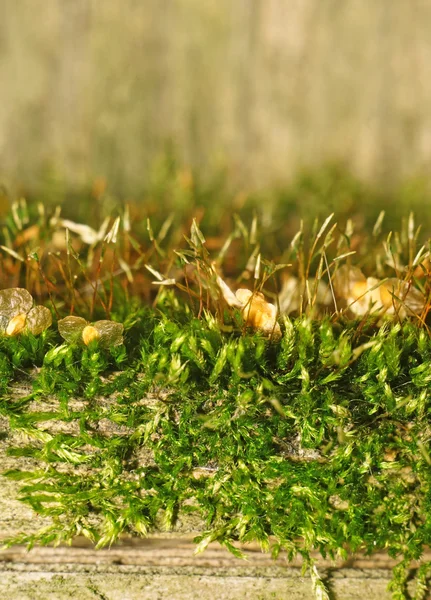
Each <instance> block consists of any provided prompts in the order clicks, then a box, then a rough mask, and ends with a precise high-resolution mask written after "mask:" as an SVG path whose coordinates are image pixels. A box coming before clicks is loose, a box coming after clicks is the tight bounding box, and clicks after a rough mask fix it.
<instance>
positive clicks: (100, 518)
mask: <svg viewBox="0 0 431 600" xmlns="http://www.w3.org/2000/svg"><path fill="white" fill-rule="evenodd" d="M171 167H172V168H171ZM171 167H170V168H169V169H168V174H166V173H164V171H163V173H164V175H163V177H162V179H161V180H157V181H155V183H154V189H153V191H152V196H151V194H150V197H152V199H151V198H150V199H151V202H150V203H149V204H146V205H145V211H146V216H151V222H150V220H147V219H146V218H143V217H144V214H143V213H142V214H141V216H142V218H139V219H137V220H138V223H140V224H141V225H139V226H138V227H137V231H136V232H133V234H132V233H131V230H130V227H129V224H130V218H129V213H128V212H127V211H124V212H122V216H121V219H119V220H116V221H114V224H113V225H112V227H113V229H111V233H112V231H114V230H115V231H116V233H115V236H114V235H111V237H109V236H108V238H109V239H108V240H107V241H106V239H105V240H103V235H102V236H101V237H100V239H99V238H97V235H96V234H97V232H96V231H93V232H92V233H91V231H90V234H91V235H90V234H89V232H88V230H85V234H84V235H82V228H81V229H79V227H80V226H77V227H78V228H77V227H76V223H75V224H74V226H75V230H76V235H72V233H69V234H68V235H67V243H66V245H65V246H64V247H62V246H61V243H60V245H59V246H58V247H59V248H60V249H58V248H57V247H55V248H54V251H53V250H52V248H53V241H52V240H53V234H54V233H55V228H56V227H57V226H58V214H57V216H56V215H50V214H47V212H45V211H42V210H39V212H38V213H37V212H35V211H34V210H33V209H32V208H31V207H30V209H28V208H27V206H26V204H25V203H22V202H21V203H20V204H19V205H18V204H17V205H15V207H14V211H13V212H12V214H11V215H10V216H8V217H7V220H6V227H5V228H4V229H3V233H2V235H3V238H4V239H3V238H2V240H1V241H2V244H1V246H2V251H4V252H5V260H4V263H5V264H6V263H7V264H6V266H7V269H8V271H6V269H5V271H4V272H5V273H6V272H7V273H8V277H9V279H7V281H8V282H9V283H8V285H12V284H11V283H10V281H12V282H13V285H16V286H18V285H21V286H25V287H26V288H28V289H29V291H31V292H32V293H33V295H34V297H35V298H36V299H37V301H38V302H43V301H45V302H46V304H47V305H49V306H50V307H52V308H53V309H54V312H55V317H56V319H57V320H58V319H59V318H61V317H64V316H65V315H68V314H75V315H79V316H82V317H84V318H86V319H88V320H90V321H95V320H97V319H106V318H112V319H114V320H116V321H120V322H122V323H123V324H124V328H125V332H124V345H121V346H118V347H112V348H110V349H104V348H101V347H99V346H98V343H97V341H95V342H92V343H91V344H90V345H89V346H88V347H86V346H84V345H83V344H81V345H79V344H77V345H67V344H65V343H62V340H61V339H60V337H59V335H58V334H57V333H55V332H54V329H49V330H47V331H45V332H44V333H43V334H42V335H40V336H39V337H34V336H32V335H30V334H26V335H21V336H19V337H6V336H2V337H0V394H1V396H0V398H1V399H0V414H1V415H3V416H5V417H7V418H8V419H9V423H10V427H11V428H12V429H13V430H15V431H19V432H21V433H22V434H23V435H22V439H24V440H26V442H25V443H23V444H21V445H19V446H17V447H15V448H10V449H9V452H10V454H11V455H13V456H15V457H16V461H17V467H16V469H14V470H9V471H8V472H7V473H6V476H7V477H9V478H12V479H16V480H19V481H21V482H22V486H21V499H22V500H23V501H24V502H26V503H27V504H29V505H30V506H31V507H32V508H33V509H34V510H35V511H36V512H37V513H39V514H41V515H43V516H45V517H49V518H50V519H51V522H52V524H51V526H49V527H48V528H45V529H44V530H43V531H40V532H39V533H36V534H27V533H26V532H23V533H22V534H20V535H18V536H17V537H15V538H14V539H11V540H9V541H8V543H10V544H12V543H15V542H22V543H26V544H28V545H29V546H32V545H34V544H49V543H60V542H70V541H71V540H72V539H73V537H74V536H76V535H85V536H87V537H88V538H90V539H91V540H92V541H93V542H94V543H95V544H96V545H97V546H99V547H100V546H103V545H106V544H112V543H113V542H115V541H116V540H117V539H118V537H119V536H120V535H121V534H122V533H132V534H135V535H146V534H147V533H148V532H149V531H151V530H152V529H156V528H160V527H165V528H172V527H175V524H176V522H177V520H178V517H179V516H183V515H187V516H190V515H191V516H193V517H194V516H196V517H197V519H198V520H199V522H201V523H202V524H203V526H202V530H203V531H202V532H201V534H200V535H199V536H198V538H197V539H196V543H197V549H198V550H199V551H201V550H203V549H205V547H206V546H207V545H208V543H209V542H211V541H214V540H217V541H219V542H220V543H221V544H223V545H225V546H226V547H227V548H228V549H229V550H230V551H231V552H234V553H236V554H238V549H237V547H236V546H235V543H236V542H238V541H240V542H248V541H258V542H260V544H261V546H262V549H263V550H264V551H270V552H272V553H273V555H274V556H276V555H277V554H278V553H279V552H280V550H282V549H283V550H286V551H287V553H288V555H289V556H290V557H293V556H294V555H296V554H297V553H300V554H301V555H302V556H303V557H304V562H305V565H306V566H307V567H309V568H310V572H311V574H312V576H313V578H314V584H315V587H316V589H320V588H321V587H322V585H323V584H322V582H321V581H320V580H319V578H318V574H317V573H316V571H315V570H314V569H313V563H312V560H311V551H312V550H316V549H317V550H318V551H320V553H321V554H322V555H323V556H326V555H329V556H331V557H335V556H337V555H342V556H345V555H347V554H348V553H349V552H354V551H357V550H360V551H363V552H366V553H372V552H374V551H376V550H380V549H385V550H387V551H388V552H389V554H390V555H391V556H394V557H398V558H399V559H400V564H399V566H398V568H397V569H396V570H395V571H394V579H393V584H392V586H393V593H394V597H399V598H401V597H402V594H404V591H403V590H404V588H405V585H406V577H407V571H408V567H409V565H410V564H411V561H412V560H416V559H420V557H421V554H422V551H423V548H424V547H425V546H427V545H430V543H431V516H430V514H431V511H430V508H431V506H430V498H431V495H430V485H431V456H430V450H429V440H430V439H431V428H430V394H431V387H430V381H431V376H430V373H431V338H430V335H429V323H427V319H428V321H429V316H428V312H429V308H430V287H429V264H428V263H427V256H428V257H429V249H430V245H429V240H425V241H424V242H423V246H422V247H421V244H422V242H421V241H420V240H419V237H420V231H419V229H416V228H415V224H414V219H413V216H410V217H409V219H407V220H405V221H404V222H403V223H402V227H401V231H400V232H399V233H394V234H391V233H389V235H387V232H386V233H385V235H384V236H383V237H380V236H381V235H382V234H381V228H382V220H381V219H380V218H379V219H378V221H377V223H375V225H374V228H373V231H372V234H370V235H366V232H367V231H369V230H371V227H372V224H373V223H374V219H375V216H376V211H375V206H374V204H373V203H374V201H375V199H376V198H378V199H379V200H381V204H380V206H384V205H385V201H384V198H382V197H381V196H380V195H379V194H374V195H372V194H370V193H369V191H367V190H365V189H364V187H363V186H361V185H359V184H358V183H357V182H355V180H354V179H353V178H352V177H351V176H347V175H345V176H344V177H343V176H342V175H341V173H340V171H338V170H337V169H329V170H328V169H327V170H322V171H319V172H318V173H316V174H314V175H313V177H311V176H308V175H306V174H303V175H302V176H301V177H299V178H298V180H297V181H296V183H295V185H294V186H293V187H292V189H289V190H287V191H286V190H285V191H284V194H285V195H284V196H283V194H281V192H280V194H281V196H279V195H277V193H275V192H274V193H273V195H272V196H271V199H268V198H267V197H266V196H265V195H264V194H261V195H257V194H256V195H253V196H251V197H250V198H249V199H248V201H247V206H244V207H242V206H239V209H240V210H239V212H240V213H241V215H240V214H237V215H236V216H234V217H233V218H232V216H231V215H230V216H228V217H222V214H224V213H223V211H225V208H226V205H227V204H228V201H229V202H233V200H232V195H231V196H229V195H228V194H227V192H226V190H225V191H224V192H223V193H224V194H225V195H224V196H223V201H222V202H220V203H218V202H216V199H217V195H218V193H219V191H220V190H221V189H222V187H223V186H222V185H221V184H220V182H218V183H217V185H216V184H214V185H213V187H211V185H209V186H208V187H205V186H204V185H203V184H200V185H199V182H197V181H194V180H193V177H191V179H190V177H189V178H187V177H185V178H183V179H181V177H180V175H181V172H180V171H179V170H178V169H177V168H176V167H175V168H174V166H172V165H171ZM183 175H184V173H183ZM181 182H182V183H181ZM403 193H404V192H403ZM280 197H282V198H286V199H287V200H288V201H286V202H285V203H283V202H279V200H280ZM347 197H349V198H350V197H351V198H353V199H354V200H355V202H356V201H358V200H361V201H362V200H364V206H365V208H366V210H365V213H364V224H365V225H364V227H359V228H358V231H356V232H355V231H354V227H353V225H352V224H351V223H350V224H349V223H348V224H347V226H345V221H346V218H347V217H349V216H352V217H354V216H355V215H350V213H349V211H350V208H351V207H352V205H353V204H352V202H350V204H348V205H346V206H345V207H344V208H343V202H344V200H345V199H346V198H347ZM420 197H421V194H420V193H419V192H417V194H416V195H414V198H413V196H412V198H413V200H414V199H415V198H416V200H417V199H418V198H420ZM165 198H168V201H167V204H166V206H164V199H165ZM175 198H180V199H181V203H180V210H179V211H178V213H172V215H170V216H168V218H167V220H164V219H166V212H167V210H169V207H171V208H172V209H174V206H175V202H176V200H175ZM295 198H297V199H299V201H300V208H299V211H298V215H297V216H298V217H300V216H310V214H311V213H313V211H314V212H315V214H318V212H319V211H317V210H315V209H316V206H317V205H318V204H319V202H321V201H322V200H325V202H326V204H325V203H324V205H325V206H329V205H331V206H333V207H335V208H339V209H340V208H341V209H342V210H341V221H342V222H343V221H344V222H343V226H342V227H337V226H335V225H332V221H331V220H330V218H328V219H327V220H326V221H325V223H324V226H322V227H321V226H320V225H319V224H318V223H317V221H316V223H315V224H314V226H313V234H312V236H311V237H310V238H307V235H306V234H305V228H304V227H303V226H302V225H301V226H300V230H299V232H297V233H296V234H295V235H294V232H295V231H296V229H295V227H296V226H297V225H298V222H297V220H298V219H297V218H296V217H295V218H294V219H293V225H292V221H288V220H287V215H288V213H289V210H290V208H289V207H291V206H293V200H294V199H295ZM392 198H393V196H392ZM409 198H410V196H409V195H408V194H407V196H406V201H405V203H404V204H403V205H402V206H403V208H404V207H407V206H408V205H409ZM365 199H367V200H366V201H365ZM267 200H268V201H267ZM386 200H387V202H386V204H387V205H389V204H390V202H389V200H390V199H386ZM235 202H236V203H237V204H238V205H239V204H241V202H240V201H239V200H238V198H236V200H235ZM301 202H302V204H301ZM331 203H332V204H331ZM201 204H202V205H203V206H204V208H205V209H206V211H207V214H206V217H205V218H209V219H210V220H211V221H212V224H211V226H210V227H208V230H209V233H210V234H211V235H212V236H215V237H213V238H212V241H211V243H212V244H213V246H214V250H213V252H212V253H211V252H210V250H209V249H208V244H206V243H205V239H204V237H203V234H202V232H201V231H200V229H199V227H198V224H197V221H196V220H195V219H192V218H191V217H192V216H194V214H193V213H194V212H197V211H198V209H199V206H200V205H201ZM322 206H323V205H322ZM349 206H350V208H349ZM400 206H401V205H400ZM160 207H162V208H163V209H162V210H160ZM132 208H133V207H132ZM135 208H136V207H135ZM243 208H244V210H242V209H243ZM379 208H380V207H379ZM122 210H123V209H122ZM400 210H401V209H400ZM145 211H144V212H145ZM313 214H314V213H313ZM393 216H394V215H393V214H391V215H390V219H392V218H393ZM356 217H357V218H358V220H359V217H358V215H356ZM371 217H372V219H371ZM426 218H428V217H426ZM426 218H425V217H424V219H423V224H424V225H426V224H427V221H426ZM56 219H57V221H56ZM187 220H189V221H190V222H191V223H192V226H191V231H190V236H188V237H186V236H184V235H183V231H184V230H183V223H184V221H187ZM142 223H143V224H144V225H142ZM72 225H73V224H72ZM69 226H70V223H69ZM118 226H119V227H118ZM115 227H117V229H115ZM80 231H81V233H79V232H80ZM29 232H30V233H29ZM154 232H156V233H154ZM56 233H58V232H56ZM105 233H106V232H105ZM117 234H118V236H117ZM87 235H90V238H91V236H93V237H94V236H96V238H97V239H96V238H95V239H96V241H95V242H94V243H92V242H91V243H87V241H86V238H87ZM114 237H115V241H114ZM117 237H118V239H117ZM57 238H58V236H57ZM292 238H293V239H292ZM57 242H58V239H57ZM35 248H36V249H35ZM263 252H266V253H267V254H268V255H269V256H271V257H272V259H273V260H274V261H275V262H272V261H270V260H265V258H264V255H263V254H262V253H263ZM355 253H356V256H354V260H353V258H352V257H353V255H354V254H355ZM351 261H352V262H354V263H355V264H358V265H360V266H361V267H362V268H363V269H364V272H365V273H366V274H367V275H376V274H377V275H378V277H379V279H380V280H383V279H384V278H386V277H393V276H394V274H395V275H396V276H397V277H400V278H402V279H404V281H406V282H408V283H409V285H413V287H415V288H416V289H419V290H421V292H422V293H423V298H424V310H423V311H422V314H421V315H419V314H416V315H415V316H413V317H412V321H411V322H409V321H405V322H398V320H397V318H396V316H395V318H394V319H393V321H391V322H390V321H385V320H384V319H380V320H379V316H377V317H375V315H374V318H371V317H370V315H368V314H367V315H364V316H363V318H362V319H361V321H355V320H351V319H349V318H348V317H349V313H348V310H344V312H343V311H340V310H339V307H337V306H335V305H334V306H333V307H332V306H331V307H330V308H328V306H327V307H326V308H325V309H323V310H322V309H321V308H319V307H318V306H317V303H316V306H313V301H312V299H313V297H314V299H315V298H316V296H317V286H315V285H314V284H313V283H311V284H310V283H309V282H308V284H307V281H308V278H309V277H310V276H312V275H313V276H314V275H315V276H316V277H317V280H324V281H327V283H328V284H330V285H332V283H331V278H332V276H333V275H334V274H335V272H336V271H337V269H339V268H340V266H341V265H342V264H347V265H349V264H351ZM286 263H287V266H288V268H289V271H287V272H288V273H289V275H290V276H295V277H297V278H298V279H297V285H298V286H302V288H301V289H302V294H303V300H304V299H305V300H306V299H307V297H308V300H309V302H308V307H306V306H305V305H306V304H307V302H306V301H304V302H303V303H302V304H303V305H304V306H302V305H301V306H299V309H298V310H297V311H296V313H295V318H292V319H289V318H287V317H285V318H284V319H281V322H280V324H281V327H282V333H283V335H282V337H281V340H279V341H278V342H275V341H270V340H268V339H267V338H265V337H263V336H261V335H259V334H253V333H252V332H250V331H246V330H245V326H244V323H243V321H242V317H241V314H240V312H239V311H235V310H229V309H228V308H227V307H226V304H225V303H224V302H223V298H222V295H221V294H220V290H219V289H218V287H217V283H216V275H217V274H218V273H222V274H223V276H225V277H226V278H229V280H230V282H233V280H234V279H235V278H236V282H237V284H238V285H243V286H244V285H247V286H248V287H249V288H253V289H254V290H255V291H260V290H263V291H264V292H265V293H266V294H267V296H268V297H271V298H276V297H277V294H276V290H277V289H279V288H280V285H281V284H282V280H281V279H278V277H279V275H280V271H281V268H282V267H283V268H285V267H286ZM420 265H422V273H421V272H419V271H420ZM144 267H147V268H146V269H145V268H144ZM418 269H419V271H418ZM154 280H155V281H156V283H157V284H158V286H159V287H158V288H156V286H154V285H153V283H152V282H153V281H154ZM5 281H6V279H4V281H3V280H2V284H4V286H6V283H5ZM171 284H172V285H175V289H174V290H172V289H169V288H168V286H169V285H171ZM307 285H308V286H309V287H308V288H307ZM232 286H233V287H234V284H233V283H232ZM313 286H314V289H313ZM310 287H311V289H310ZM328 289H329V288H328ZM332 291H333V290H332ZM143 298H145V300H144V301H143ZM344 308H346V307H344ZM325 311H326V312H325ZM331 312H332V314H331ZM350 316H352V315H351V314H350ZM22 381H26V382H29V381H30V382H31V386H32V387H31V393H29V394H24V395H22V394H19V395H18V397H17V394H15V393H13V390H14V386H16V385H17V384H19V383H20V382H22ZM23 456H25V457H30V458H32V459H34V461H36V462H35V464H36V465H37V468H35V469H34V470H33V471H24V470H22V469H20V468H19V459H20V457H23ZM428 575H429V565H428V564H421V566H420V568H419V571H418V586H419V587H418V589H426V582H427V578H428ZM418 597H419V596H418Z"/></svg>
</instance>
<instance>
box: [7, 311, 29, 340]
mask: <svg viewBox="0 0 431 600" xmlns="http://www.w3.org/2000/svg"><path fill="white" fill-rule="evenodd" d="M26 319H27V315H26V314H25V313H20V314H19V315H16V316H15V317H12V319H11V320H10V321H9V323H8V326H7V327H6V332H5V333H6V335H10V336H12V335H18V334H19V333H21V331H22V330H23V329H24V327H25V321H26Z"/></svg>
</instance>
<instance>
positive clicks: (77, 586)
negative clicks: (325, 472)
mask: <svg viewBox="0 0 431 600" xmlns="http://www.w3.org/2000/svg"><path fill="white" fill-rule="evenodd" d="M30 389H31V387H30V382H29V381H26V382H25V383H16V384H14V385H13V387H12V388H11V392H10V401H11V402H12V401H13V400H14V398H18V397H20V396H23V395H26V394H28V393H29V392H30ZM107 401H109V400H107ZM74 402H76V403H79V400H76V401H74ZM55 406H56V404H55V401H54V399H50V398H46V399H45V400H44V401H43V402H42V401H40V400H39V401H38V402H37V403H35V404H34V406H33V409H34V410H41V411H49V410H53V409H54V408H55ZM60 426H61V427H63V428H64V424H61V423H59V424H57V425H56V424H55V423H54V422H52V421H49V422H47V425H46V427H48V429H49V430H50V431H54V430H55V427H60ZM101 427H108V423H101ZM106 432H108V430H106ZM25 442H26V440H25V438H23V437H22V436H21V434H20V433H19V432H11V431H10V430H9V428H8V421H7V420H6V419H4V418H0V471H2V472H3V471H4V470H7V469H10V468H14V467H17V466H20V467H21V468H24V469H26V468H31V467H32V466H33V464H32V462H31V460H30V459H27V458H20V459H16V458H14V457H11V456H8V455H7V452H6V450H7V448H8V447H9V446H10V445H20V444H22V443H25ZM19 485H20V484H19V482H15V481H11V480H8V479H4V478H2V479H1V487H0V490H1V492H0V544H1V540H2V539H3V540H4V539H5V538H7V537H8V536H11V535H15V534H17V533H19V532H22V531H25V532H26V533H31V532H34V531H36V530H38V529H40V528H41V527H43V526H44V525H48V524H49V521H48V520H46V519H44V518H42V517H40V516H38V515H37V514H35V513H34V512H33V511H32V510H31V509H30V508H29V507H28V506H26V505H25V504H23V503H21V502H19V500H18V496H19V491H18V490H19ZM199 527H200V523H199V522H196V520H190V518H189V519H186V518H185V517H181V516H180V519H179V522H178V524H177V527H176V529H175V530H174V531H172V532H153V534H152V535H151V536H150V537H149V538H148V539H138V538H130V537H124V538H122V540H121V541H120V542H119V543H118V544H115V545H114V546H112V547H111V548H104V549H101V550H95V549H94V548H93V547H92V546H91V545H90V544H89V542H88V541H87V540H85V539H81V538H77V539H76V540H75V541H74V543H73V545H72V547H68V546H66V547H59V548H41V547H35V548H34V549H33V550H31V551H30V552H27V551H26V549H25V548H23V547H21V546H16V547H12V548H9V549H3V550H0V596H2V597H3V598H5V599H7V600H46V599H52V600H66V599H68V598H72V597H74V598H79V599H81V598H82V599H84V600H86V599H87V598H88V599H93V598H94V599H97V598H99V599H102V600H140V599H141V598H142V599H145V600H147V599H148V600H161V599H164V598H172V599H173V600H194V599H199V600H214V599H216V600H218V599H220V600H240V599H244V600H245V599H248V600H270V599H272V600H274V599H279V600H284V599H286V600H309V599H310V598H313V597H314V596H313V590H312V583H311V579H310V577H309V576H308V575H305V576H303V575H302V573H301V562H300V561H299V560H295V561H294V562H292V563H287V561H286V558H285V556H284V555H283V554H282V555H280V557H279V558H278V559H277V561H273V560H272V559H271V557H270V556H269V555H267V554H264V553H262V552H261V551H260V548H259V547H258V545H256V544H250V545H247V546H243V547H242V549H243V551H244V552H245V553H246V556H247V560H241V559H237V558H235V557H233V556H232V555H231V554H230V553H229V552H227V551H226V550H225V549H223V548H222V547H220V546H219V545H218V544H211V545H210V546H209V547H208V549H207V550H206V551H205V552H204V553H203V554H200V555H197V556H195V555H194V549H195V544H194V543H193V538H194V536H195V535H197V534H198V533H199ZM425 558H427V559H428V560H431V553H429V555H427V556H426V557H425ZM315 559H316V562H317V565H318V570H319V573H320V575H321V577H323V579H324V581H325V582H326V583H327V585H328V587H329V589H330V591H331V600H356V599H357V600H363V599H367V600H386V599H388V600H389V599H390V597H391V595H390V593H389V592H388V591H387V585H388V583H389V581H390V577H391V568H392V567H393V566H394V565H395V564H396V563H395V562H394V561H393V560H391V559H389V558H388V556H387V555H386V554H384V553H378V554H375V555H373V556H371V557H367V556H362V555H360V554H359V555H355V556H351V557H350V558H349V559H348V560H347V561H338V562H332V561H329V560H323V559H322V558H320V557H319V556H318V555H316V556H315Z"/></svg>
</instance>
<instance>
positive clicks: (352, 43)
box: [0, 0, 431, 195]
mask: <svg viewBox="0 0 431 600" xmlns="http://www.w3.org/2000/svg"><path fill="white" fill-rule="evenodd" d="M0 15H1V18H0V83H1V89H2V96H1V110H0V165H1V167H0V176H2V177H3V178H4V180H5V181H6V182H9V183H16V182H18V181H20V182H27V183H28V182H32V181H33V182H35V181H36V180H37V175H38V174H39V172H40V169H41V168H45V169H47V170H48V171H50V173H51V175H52V179H53V181H54V182H55V181H57V184H58V181H59V180H61V179H62V178H65V180H66V183H67V184H77V185H79V184H81V183H84V182H86V181H87V179H88V178H89V177H94V176H106V177H107V179H108V180H109V181H110V182H111V183H112V184H113V186H114V187H116V188H117V189H119V190H121V191H122V192H123V193H127V192H128V191H134V190H135V191H136V190H137V189H139V188H140V187H141V186H142V185H143V184H144V183H145V181H146V177H147V175H148V167H149V165H150V164H151V162H152V161H153V159H154V156H155V155H157V154H158V153H159V152H160V151H161V150H162V149H163V147H164V143H165V141H166V140H167V139H173V140H174V141H175V143H176V144H177V147H178V150H179V152H180V154H181V155H183V156H184V158H185V159H186V160H189V161H191V163H193V164H195V165H198V166H200V167H202V168H204V169H205V168H210V166H211V165H212V166H214V164H216V163H218V162H219V161H220V160H221V159H223V160H227V161H228V164H229V165H230V166H231V169H232V172H233V173H234V174H238V175H239V176H244V175H247V181H248V182H250V184H252V185H263V184H265V183H266V182H268V181H270V182H273V181H278V180H284V179H286V178H288V177H290V176H291V174H292V173H293V172H295V171H296V169H297V168H298V167H299V166H302V165H313V164H320V163H321V162H322V161H324V160H329V159H343V160H346V161H347V162H348V163H350V164H351V165H352V166H353V168H354V169H355V170H356V171H357V172H358V173H359V174H360V175H363V176H365V177H368V178H374V179H380V180H382V181H386V182H387V183H393V181H396V180H397V179H399V178H400V177H403V176H405V175H406V174H409V173H413V172H417V171H418V170H420V169H424V170H426V169H427V168H428V167H429V165H430V158H431V111H430V109H429V107H430V105H431V77H430V64H431V36H430V34H429V32H430V31H431V3H430V2H429V1H427V0H408V1H406V0H379V1H378V2H376V0H343V1H342V2H340V1H339V0H236V1H234V2H232V1H231V0H205V1H202V0H139V1H137V0H73V1H70V0H19V1H17V0H0ZM53 185H54V184H53ZM54 195H55V185H54Z"/></svg>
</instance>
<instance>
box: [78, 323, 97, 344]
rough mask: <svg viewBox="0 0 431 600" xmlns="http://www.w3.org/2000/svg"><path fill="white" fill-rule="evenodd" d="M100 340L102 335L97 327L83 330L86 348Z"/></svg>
mask: <svg viewBox="0 0 431 600" xmlns="http://www.w3.org/2000/svg"><path fill="white" fill-rule="evenodd" d="M99 338H100V333H99V332H98V331H97V329H96V328H95V327H93V325H87V326H86V327H84V329H83V330H82V339H83V341H84V344H85V345H86V346H88V344H91V342H93V341H94V340H98V339H99Z"/></svg>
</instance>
